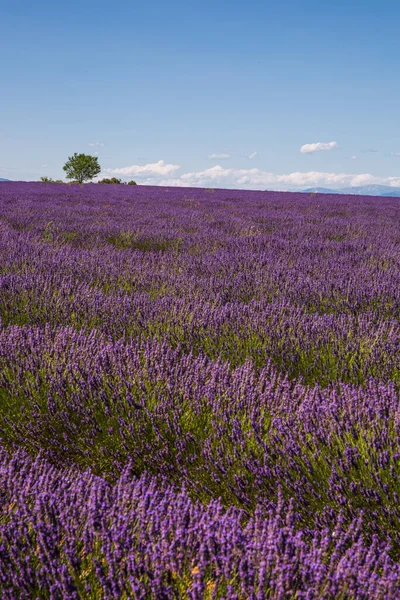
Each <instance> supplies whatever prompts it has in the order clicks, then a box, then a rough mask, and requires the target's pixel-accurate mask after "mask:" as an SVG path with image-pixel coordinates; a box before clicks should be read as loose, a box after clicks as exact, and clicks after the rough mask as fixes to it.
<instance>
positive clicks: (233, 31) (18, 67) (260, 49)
mask: <svg viewBox="0 0 400 600" xmlns="http://www.w3.org/2000/svg"><path fill="white" fill-rule="evenodd" d="M399 22H400V3H399V2H398V1H394V0H393V1H388V0H383V1H381V2H376V0H364V1H360V0H358V1H356V0H335V1H334V2H322V1H321V0H319V1H316V0H303V1H302V2H299V1H298V0H282V1H281V2H274V3H271V2H265V1H264V2H237V1H235V0H233V1H231V2H229V3H227V2H215V0H213V1H211V0H203V1H202V2H197V3H194V2H177V1H175V0H172V1H171V2H165V1H164V2H159V1H158V0H155V1H153V2H151V3H148V2H140V3H139V2H134V1H132V0H131V1H129V2H125V1H120V2H116V3H109V2H107V3H106V2H104V1H103V0H97V1H96V2H94V1H93V0H81V1H80V2H77V1H76V0H72V1H71V2H69V3H59V2H54V1H51V2H50V1H43V0H39V1H38V2H31V1H30V0H29V1H27V0H13V1H10V0H3V2H2V4H1V9H0V27H1V35H0V57H1V58H0V65H1V68H0V76H1V88H0V89H1V95H0V177H6V178H10V179H30V180H34V179H38V178H39V177H40V176H41V175H48V176H51V177H62V175H63V172H62V165H63V164H64V162H65V160H66V158H67V157H68V156H69V155H70V154H71V153H73V152H75V151H78V152H88V153H89V152H90V153H95V152H98V155H99V158H100V163H101V165H102V167H103V174H111V173H112V174H113V175H114V174H115V175H117V176H121V177H123V178H127V179H132V178H134V179H136V180H137V181H138V183H167V184H171V185H172V184H176V185H205V186H211V185H214V186H215V187H217V186H218V187H231V186H233V187H243V188H247V187H248V188H259V189H266V188H270V189H272V188H275V189H278V188H284V189H289V188H292V187H296V186H299V187H308V186H313V185H319V186H325V187H336V186H342V185H360V184H364V183H384V184H389V185H400V112H399V98H400V77H399V70H400V41H399V40H400V37H399ZM301 149H302V150H301ZM357 175H363V176H364V177H356V176H357ZM368 175H371V176H372V177H368Z"/></svg>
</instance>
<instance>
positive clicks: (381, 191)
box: [302, 185, 400, 198]
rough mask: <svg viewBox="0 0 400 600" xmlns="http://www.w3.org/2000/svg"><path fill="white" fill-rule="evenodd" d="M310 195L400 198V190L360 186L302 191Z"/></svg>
mask: <svg viewBox="0 0 400 600" xmlns="http://www.w3.org/2000/svg"><path fill="white" fill-rule="evenodd" d="M302 191H303V192H306V193H309V194H354V195H357V196H382V197H386V198H397V197H399V198H400V188H393V187H390V186H389V185H359V186H355V187H347V188H340V189H338V190H332V189H330V188H323V187H315V188H307V189H306V190H302Z"/></svg>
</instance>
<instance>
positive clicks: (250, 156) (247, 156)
mask: <svg viewBox="0 0 400 600" xmlns="http://www.w3.org/2000/svg"><path fill="white" fill-rule="evenodd" d="M243 156H245V157H246V158H248V159H249V160H252V159H253V158H255V157H256V156H257V152H252V153H251V154H244V155H243Z"/></svg>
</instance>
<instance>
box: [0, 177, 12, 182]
mask: <svg viewBox="0 0 400 600" xmlns="http://www.w3.org/2000/svg"><path fill="white" fill-rule="evenodd" d="M0 181H10V180H9V179H3V177H0Z"/></svg>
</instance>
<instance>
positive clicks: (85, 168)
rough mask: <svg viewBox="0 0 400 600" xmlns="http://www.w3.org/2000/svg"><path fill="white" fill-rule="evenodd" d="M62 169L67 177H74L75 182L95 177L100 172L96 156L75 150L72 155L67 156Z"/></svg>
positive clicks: (82, 181)
mask: <svg viewBox="0 0 400 600" xmlns="http://www.w3.org/2000/svg"><path fill="white" fill-rule="evenodd" d="M63 170H64V171H65V172H66V178H67V179H74V180H75V181H76V182H77V183H84V182H85V181H91V180H92V179H93V177H96V175H98V174H99V173H100V171H101V167H100V165H99V159H98V158H97V156H90V155H89V154H78V153H77V152H75V154H74V155H73V156H70V157H69V158H68V160H67V162H66V163H65V165H64V166H63Z"/></svg>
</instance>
